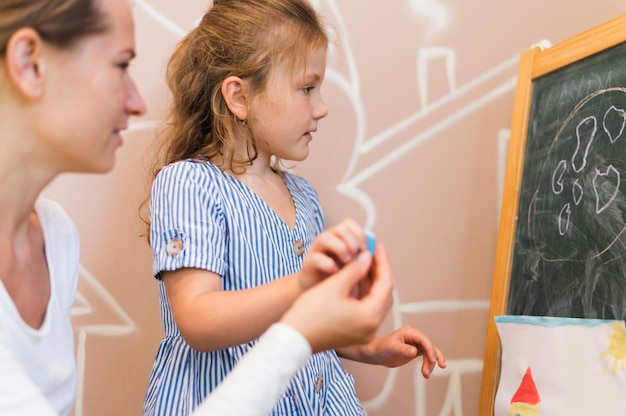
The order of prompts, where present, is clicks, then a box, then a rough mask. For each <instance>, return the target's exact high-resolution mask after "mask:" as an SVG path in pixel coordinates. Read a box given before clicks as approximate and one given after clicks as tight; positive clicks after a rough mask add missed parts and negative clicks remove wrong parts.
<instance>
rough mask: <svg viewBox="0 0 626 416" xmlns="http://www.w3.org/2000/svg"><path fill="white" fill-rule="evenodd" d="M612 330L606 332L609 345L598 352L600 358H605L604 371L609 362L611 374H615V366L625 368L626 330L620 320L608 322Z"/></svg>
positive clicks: (622, 369)
mask: <svg viewBox="0 0 626 416" xmlns="http://www.w3.org/2000/svg"><path fill="white" fill-rule="evenodd" d="M610 326H611V327H613V331H612V332H611V333H609V334H607V337H608V338H609V347H608V348H607V349H606V350H605V351H604V352H603V353H602V354H600V360H605V359H606V363H605V365H604V371H606V368H607V367H608V365H609V364H611V374H613V375H617V367H618V366H619V369H620V370H621V371H624V369H625V368H626V331H625V330H624V325H623V324H622V323H621V322H620V321H615V322H612V323H611V324H610Z"/></svg>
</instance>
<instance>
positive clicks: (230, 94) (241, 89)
mask: <svg viewBox="0 0 626 416" xmlns="http://www.w3.org/2000/svg"><path fill="white" fill-rule="evenodd" d="M246 95H247V84H246V82H245V81H244V80H242V79H241V78H239V77H236V76H230V77H228V78H226V79H225V80H224V82H222V96H223V97H224V101H226V105H227V106H228V109H229V110H230V112H231V113H233V114H234V115H235V116H236V117H237V118H238V119H239V120H246V119H247V117H248V103H247V102H246Z"/></svg>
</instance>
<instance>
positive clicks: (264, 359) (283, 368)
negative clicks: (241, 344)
mask: <svg viewBox="0 0 626 416" xmlns="http://www.w3.org/2000/svg"><path fill="white" fill-rule="evenodd" d="M310 357H311V346H310V345H309V343H308V342H307V340H306V339H305V338H304V337H303V336H302V335H301V334H300V333H299V332H298V331H296V330H295V329H293V328H292V327H290V326H289V325H286V324H282V323H276V324H273V325H272V326H270V327H269V328H268V330H267V331H265V333H264V334H263V335H262V336H261V338H260V339H259V341H258V342H257V344H256V345H255V346H254V347H253V348H252V349H251V350H250V351H249V352H248V353H247V354H246V355H245V356H244V358H243V359H242V360H241V361H240V362H239V363H238V364H237V366H236V367H235V368H234V369H233V371H232V372H231V373H230V374H229V375H228V376H227V377H226V378H225V379H224V381H222V383H221V384H220V385H219V387H218V388H217V389H216V390H214V391H213V393H212V394H211V395H210V396H209V397H207V399H206V400H205V401H204V402H203V403H202V404H201V405H200V406H198V408H197V409H196V410H195V411H194V413H193V415H192V416H209V415H210V416H260V415H263V416H265V415H267V414H269V413H270V412H271V411H272V409H273V408H274V406H275V405H276V403H277V402H278V399H280V396H281V395H282V394H283V393H284V391H285V389H286V388H287V386H288V385H289V382H290V381H291V378H292V377H293V376H294V375H295V374H296V373H297V372H298V370H300V369H301V368H302V367H303V366H304V364H306V362H307V360H308V359H309V358H310Z"/></svg>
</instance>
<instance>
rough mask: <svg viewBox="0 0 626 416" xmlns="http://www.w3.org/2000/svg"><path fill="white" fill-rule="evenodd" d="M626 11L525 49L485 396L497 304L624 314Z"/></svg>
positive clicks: (489, 405) (502, 308)
mask: <svg viewBox="0 0 626 416" xmlns="http://www.w3.org/2000/svg"><path fill="white" fill-rule="evenodd" d="M625 126H626V15H624V16H620V17H618V18H616V19H613V20H611V21H609V22H606V23H605V24H603V25H600V26H598V27H596V28H593V29H591V30H589V31H587V32H584V33H582V34H580V35H578V36H576V37H574V38H572V39H569V40H568V41H566V42H563V43H561V44H558V45H555V46H553V47H550V48H547V49H545V50H542V49H540V48H533V49H531V50H530V51H527V52H525V53H524V54H522V56H521V59H520V66H519V71H518V85H517V89H516V95H515V104H514V110H513V121H512V126H511V140H510V143H509V146H510V147H509V156H508V162H507V173H506V179H505V189H504V193H503V203H502V215H501V224H500V232H499V236H498V247H497V253H496V265H495V271H494V280H493V288H492V299H491V306H490V313H489V320H490V322H489V326H488V331H487V340H486V345H485V357H484V365H483V376H482V386H481V399H480V408H479V414H480V415H491V414H493V400H494V397H495V391H496V388H497V381H498V374H499V354H500V349H499V348H500V345H499V340H498V336H497V331H496V328H495V325H494V323H493V317H494V316H496V315H502V314H509V315H536V316H558V317H578V318H606V319H626V128H625Z"/></svg>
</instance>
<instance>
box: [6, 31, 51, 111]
mask: <svg viewBox="0 0 626 416" xmlns="http://www.w3.org/2000/svg"><path fill="white" fill-rule="evenodd" d="M42 52H43V40H42V39H41V36H39V33H37V31H36V30H34V29H32V28H29V27H25V28H21V29H18V30H17V31H16V32H15V33H13V35H12V36H11V38H10V39H9V42H8V44H7V50H6V67H7V75H8V77H9V79H10V80H11V81H12V83H13V84H14V85H15V87H16V88H17V89H18V90H19V91H20V92H21V93H22V94H23V95H24V96H25V97H27V98H30V99H37V98H40V97H41V96H42V94H43V90H44V75H45V66H44V59H43V54H42Z"/></svg>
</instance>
